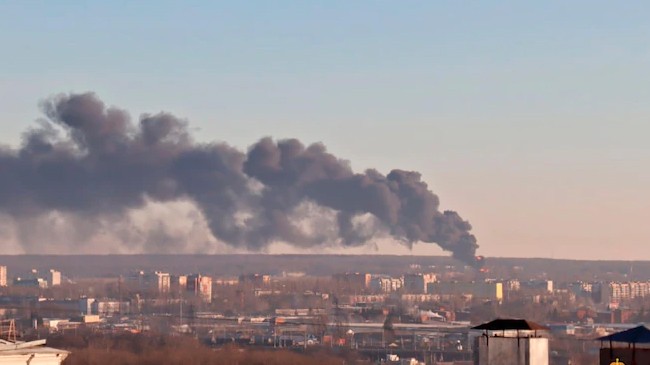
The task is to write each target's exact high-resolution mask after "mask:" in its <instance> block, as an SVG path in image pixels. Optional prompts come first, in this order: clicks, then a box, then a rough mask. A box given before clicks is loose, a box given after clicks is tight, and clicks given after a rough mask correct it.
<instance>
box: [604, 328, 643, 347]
mask: <svg viewBox="0 0 650 365" xmlns="http://www.w3.org/2000/svg"><path fill="white" fill-rule="evenodd" d="M598 340H600V341H609V342H625V343H650V329H648V328H647V327H646V326H638V327H634V328H630V329H629V330H625V331H621V332H617V333H613V334H611V335H609V336H603V337H600V338H598Z"/></svg>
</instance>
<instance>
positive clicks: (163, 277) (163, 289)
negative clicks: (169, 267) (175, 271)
mask: <svg viewBox="0 0 650 365" xmlns="http://www.w3.org/2000/svg"><path fill="white" fill-rule="evenodd" d="M151 281H152V284H153V285H154V286H155V287H156V288H157V289H158V292H159V293H169V289H170V287H171V282H172V280H171V275H169V273H167V272H160V271H156V272H154V273H153V275H152V280H151Z"/></svg>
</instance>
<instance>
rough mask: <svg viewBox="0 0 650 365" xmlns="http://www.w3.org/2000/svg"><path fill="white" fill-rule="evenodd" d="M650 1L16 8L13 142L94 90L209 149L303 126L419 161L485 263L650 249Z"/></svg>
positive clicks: (5, 97)
mask: <svg viewBox="0 0 650 365" xmlns="http://www.w3.org/2000/svg"><path fill="white" fill-rule="evenodd" d="M649 13H650V4H648V3H647V2H611V1H609V2H601V1H593V0H592V1H545V2H530V1H525V2H524V1H499V2H491V3H489V2H465V1H463V2H461V1H448V2H439V1H421V2H416V1H412V2H411V1H400V2H395V1H386V2H384V1H372V2H371V1H367V2H366V1H327V2H324V1H323V2H320V1H291V2H290V1H269V2H254V1H245V2H244V1H230V2H211V1H210V2H209V1H200V2H199V1H175V2H167V1H102V2H100V1H95V2H93V1H2V2H0V45H2V46H1V47H0V128H1V130H2V136H1V137H0V141H1V142H2V143H5V144H11V145H17V143H18V142H19V141H20V135H21V133H22V132H23V131H25V130H26V129H27V128H29V127H30V126H32V125H33V122H34V120H35V119H36V118H38V117H39V111H38V108H37V104H38V102H39V100H41V99H43V98H45V97H47V96H50V95H52V94H55V93H59V92H83V91H95V92H96V93H97V94H98V95H99V96H100V97H101V98H102V99H103V100H105V101H106V102H107V103H109V104H112V105H116V106H119V107H122V108H125V109H128V110H129V111H130V112H131V113H132V114H133V116H134V117H137V116H138V115H139V114H140V113H145V112H158V111H161V110H164V111H168V112H172V113H174V114H176V115H179V116H182V117H184V118H187V119H188V120H189V121H190V122H191V125H192V127H193V129H194V130H195V135H196V137H197V138H198V139H200V140H203V141H210V140H222V141H227V142H229V143H231V144H233V145H236V146H238V147H241V148H246V147H247V146H248V145H250V144H252V143H253V142H255V141H256V140H257V139H259V138H260V137H263V136H267V135H268V136H272V137H274V138H284V137H297V138H299V139H301V140H303V141H305V142H316V141H322V142H323V143H325V144H326V145H327V146H328V148H329V149H330V151H332V152H333V153H335V154H337V155H339V156H341V157H344V158H347V159H349V160H350V161H351V162H352V166H353V167H354V168H355V169H357V170H362V169H365V168H368V167H375V168H377V169H379V170H380V171H382V172H384V173H386V172H388V171H389V170H390V169H391V168H401V169H410V170H417V171H420V172H422V174H423V176H424V179H425V180H426V181H427V182H428V183H429V185H430V186H431V188H432V189H433V190H434V192H436V193H437V194H438V195H439V196H440V199H441V203H442V208H444V209H453V210H456V211H458V212H459V213H460V214H461V215H462V216H463V217H464V218H466V219H468V220H469V221H470V222H471V223H472V224H473V226H474V233H475V234H476V236H477V238H478V240H479V244H480V245H481V248H480V249H479V251H480V253H482V254H485V255H498V256H541V257H556V258H559V257H577V258H597V259H614V258H622V259H640V260H647V259H650V224H649V223H648V221H647V220H648V217H650V168H649V167H650V144H649V143H648V136H649V135H650V123H649V117H650V102H649V101H650V67H649V66H650V22H648V20H647V16H648V14H649ZM391 250H392V248H390V247H389V248H384V249H382V250H380V251H379V252H380V253H390V252H391ZM400 252H402V253H404V252H405V251H400ZM415 252H416V253H427V252H433V253H438V252H439V251H438V250H437V249H432V247H431V246H430V245H420V246H418V247H416V250H415Z"/></svg>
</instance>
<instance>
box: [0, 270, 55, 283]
mask: <svg viewBox="0 0 650 365" xmlns="http://www.w3.org/2000/svg"><path fill="white" fill-rule="evenodd" d="M8 285H9V281H8V275H7V266H0V287H6V286H8ZM13 285H14V286H27V287H39V288H47V287H54V286H59V285H61V272H60V271H58V270H54V269H50V270H49V271H47V272H46V273H45V275H41V274H40V273H39V272H38V270H36V269H33V270H32V271H31V272H30V273H29V274H28V275H25V276H18V277H16V278H14V280H13Z"/></svg>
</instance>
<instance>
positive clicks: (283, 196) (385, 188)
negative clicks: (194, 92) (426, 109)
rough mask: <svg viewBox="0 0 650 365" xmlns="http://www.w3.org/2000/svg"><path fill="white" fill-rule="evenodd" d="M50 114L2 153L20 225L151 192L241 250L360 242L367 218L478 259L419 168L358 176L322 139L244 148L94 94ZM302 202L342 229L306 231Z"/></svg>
mask: <svg viewBox="0 0 650 365" xmlns="http://www.w3.org/2000/svg"><path fill="white" fill-rule="evenodd" d="M42 110H43V112H44V114H45V116H46V118H45V119H44V120H42V121H41V122H40V124H39V126H38V127H36V128H33V129H30V130H28V131H27V132H26V133H25V135H24V138H23V142H22V144H21V146H20V147H19V148H18V149H8V148H4V149H1V150H0V212H3V213H5V214H8V215H10V216H11V217H13V218H14V219H15V220H17V221H20V220H21V219H27V218H29V217H33V216H38V215H42V214H45V213H47V212H52V211H57V212H64V213H66V214H69V215H71V216H79V217H83V219H90V220H92V219H102V218H105V217H110V216H115V215H120V214H123V213H124V212H126V211H127V210H129V209H133V208H139V207H142V206H143V205H144V204H145V202H146V201H147V200H153V201H155V202H162V203H165V202H171V201H178V200H189V201H191V202H193V203H194V204H196V206H198V208H199V209H200V210H201V212H202V213H203V215H204V216H205V219H206V221H207V223H208V226H209V228H210V231H211V233H212V235H213V236H214V237H215V238H216V239H218V240H220V241H223V242H224V243H226V244H228V245H231V246H233V247H237V248H243V249H247V250H263V249H264V248H266V247H267V246H268V245H269V244H271V243H273V242H286V243H288V244H292V245H295V246H298V247H302V248H310V247H316V246H321V245H332V244H334V245H341V246H357V245H364V244H366V243H368V241H370V240H372V239H373V238H374V231H371V232H368V231H367V230H365V231H364V229H362V228H363V227H361V226H363V224H361V225H360V223H359V222H360V221H361V222H366V223H367V222H368V221H370V222H371V223H373V224H375V225H376V227H381V229H382V230H385V231H387V232H388V233H389V234H390V235H391V236H392V237H394V238H395V239H397V240H399V241H401V242H403V243H404V244H405V245H408V246H411V245H412V244H413V243H415V242H427V243H435V244H438V245H439V246H440V247H441V248H443V249H444V250H446V251H449V252H451V253H452V255H453V257H455V258H457V259H459V260H461V261H464V262H466V263H470V264H473V265H474V264H475V263H476V259H475V252H476V249H477V247H478V245H477V244H476V239H475V237H474V236H473V235H472V234H471V233H470V231H471V226H470V224H469V223H468V222H467V221H465V220H463V219H462V218H461V217H460V216H459V215H458V214H457V213H456V212H453V211H440V210H439V200H438V197H437V196H436V195H435V194H433V193H432V192H431V191H430V190H429V188H428V186H427V184H426V183H425V182H424V181H422V180H421V175H420V174H419V173H417V172H413V171H404V170H398V169H396V170H392V171H390V172H389V173H388V174H387V175H383V174H381V173H380V172H378V171H376V170H372V169H369V170H366V171H365V172H363V173H356V172H354V171H352V169H351V168H350V166H349V164H348V163H347V162H346V161H345V160H342V159H340V158H338V157H336V156H334V155H332V154H331V153H329V152H327V150H326V148H325V146H324V145H323V144H320V143H317V144H312V145H304V144H303V143H301V142H300V141H298V140H296V139H288V140H280V141H274V140H272V139H271V138H263V139H261V140H260V141H258V142H257V143H255V144H253V145H252V146H251V147H250V148H249V149H248V151H247V152H242V151H240V150H237V149H236V148H233V147H231V146H229V145H227V144H225V143H197V142H194V141H193V139H192V137H191V135H190V133H189V132H188V128H187V123H186V122H185V121H183V120H181V119H178V118H176V117H174V116H173V115H170V114H166V113H160V114H155V115H144V116H142V117H141V118H140V120H139V122H138V123H137V124H133V123H132V122H131V120H130V117H129V115H128V114H127V112H125V111H123V110H120V109H117V108H114V107H106V105H105V104H104V103H103V102H102V101H101V100H99V99H98V98H97V97H96V96H95V95H94V94H92V93H86V94H70V95H59V96H56V97H53V98H51V99H49V100H47V101H45V102H44V103H42ZM303 208H304V209H307V210H308V211H309V212H310V214H312V215H316V216H319V217H320V216H323V217H331V218H332V219H331V221H332V222H333V224H334V229H333V230H332V229H329V228H325V227H320V226H319V225H316V227H315V228H313V229H311V230H306V229H304V227H303V226H302V224H301V223H300V222H299V219H297V215H298V216H299V215H300V214H297V213H296V212H297V211H298V210H299V209H303ZM298 218H299V217H298ZM179 244H180V243H179ZM178 251H183V248H182V247H179V248H178Z"/></svg>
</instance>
